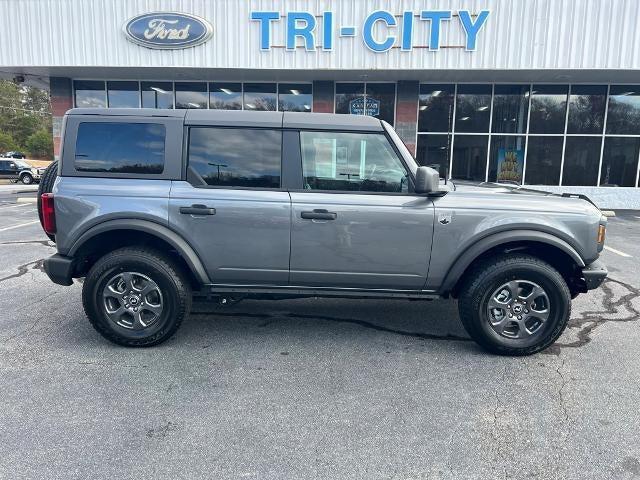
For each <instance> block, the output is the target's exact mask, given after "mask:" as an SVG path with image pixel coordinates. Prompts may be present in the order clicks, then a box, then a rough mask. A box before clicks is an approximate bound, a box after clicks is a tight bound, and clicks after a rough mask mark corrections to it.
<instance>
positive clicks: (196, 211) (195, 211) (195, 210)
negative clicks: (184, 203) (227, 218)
mask: <svg viewBox="0 0 640 480" xmlns="http://www.w3.org/2000/svg"><path fill="white" fill-rule="evenodd" d="M180 213H183V214H185V215H215V214H216V209H215V208H210V207H207V206H206V205H200V204H195V205H191V206H190V207H180Z"/></svg>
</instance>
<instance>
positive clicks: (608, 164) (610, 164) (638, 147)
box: [600, 137, 640, 187]
mask: <svg viewBox="0 0 640 480" xmlns="http://www.w3.org/2000/svg"><path fill="white" fill-rule="evenodd" d="M639 151H640V138H630V137H607V138H605V140H604V154H603V157H602V171H601V173H600V185H602V186H611V187H635V186H636V175H637V174H638V152H639Z"/></svg>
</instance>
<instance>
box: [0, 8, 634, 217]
mask: <svg viewBox="0 0 640 480" xmlns="http://www.w3.org/2000/svg"><path fill="white" fill-rule="evenodd" d="M2 6H3V12H2V13H0V16H2V17H3V20H4V22H3V24H5V25H22V26H25V27H26V28H22V29H20V30H17V33H16V34H15V35H10V36H6V37H5V38H3V48H2V49H0V74H2V75H3V76H5V77H7V76H13V77H22V78H24V80H25V81H27V82H30V83H34V84H38V83H41V84H48V85H49V88H50V91H51V97H52V105H53V113H54V129H53V130H54V131H53V135H54V139H55V144H56V152H57V151H58V148H59V141H60V126H61V118H62V115H63V114H64V112H65V111H66V110H67V109H69V108H72V107H80V108H81V107H105V108H119V107H134V108H216V109H249V110H282V111H303V112H309V113H313V112H332V113H333V112H335V113H342V114H353V115H373V116H376V117H378V118H381V119H383V120H385V121H387V122H389V123H390V124H392V125H393V126H394V127H395V129H396V130H397V132H398V134H399V135H400V136H401V138H402V139H403V141H404V142H405V143H406V144H407V146H408V147H409V149H410V150H411V151H413V152H414V153H415V155H416V158H417V160H418V162H419V163H421V164H423V165H429V166H433V167H434V168H437V169H439V170H440V172H441V175H442V176H443V177H450V178H453V179H460V180H472V181H499V182H507V183H511V184H521V185H527V186H536V187H540V186H542V187H544V188H545V189H547V190H557V191H569V192H577V193H587V194H589V195H591V196H593V197H594V198H595V199H596V201H597V202H598V203H599V204H600V205H601V206H606V207H612V208H624V207H629V208H632V207H636V208H638V207H640V188H639V187H640V185H639V177H640V162H639V158H640V48H638V47H637V46H636V45H637V44H638V42H637V40H638V37H639V36H640V29H639V28H637V27H636V23H637V19H638V17H639V15H640V2H638V1H637V0H429V1H426V0H386V1H383V0H367V1H365V0H333V1H332V0H279V1H277V0H251V1H236V0H110V1H106V2H105V1H99V0H86V1H82V2H78V1H73V0H43V1H35V0H27V1H25V0H4V1H3V3H2Z"/></svg>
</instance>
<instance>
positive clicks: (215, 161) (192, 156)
mask: <svg viewBox="0 0 640 480" xmlns="http://www.w3.org/2000/svg"><path fill="white" fill-rule="evenodd" d="M281 148H282V133H281V132H280V131H277V130H265V129H257V128H253V129H252V128H215V127H193V128H191V130H190V131H189V170H190V171H191V172H192V173H195V174H196V175H198V176H199V177H200V178H201V179H202V181H203V182H204V183H205V184H207V185H210V186H217V187H253V188H279V187H280V162H281Z"/></svg>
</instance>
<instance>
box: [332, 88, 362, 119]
mask: <svg viewBox="0 0 640 480" xmlns="http://www.w3.org/2000/svg"><path fill="white" fill-rule="evenodd" d="M354 100H360V101H363V102H364V83H336V113H345V114H350V113H352V110H353V109H352V108H350V107H351V103H352V102H353V101H354Z"/></svg>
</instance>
